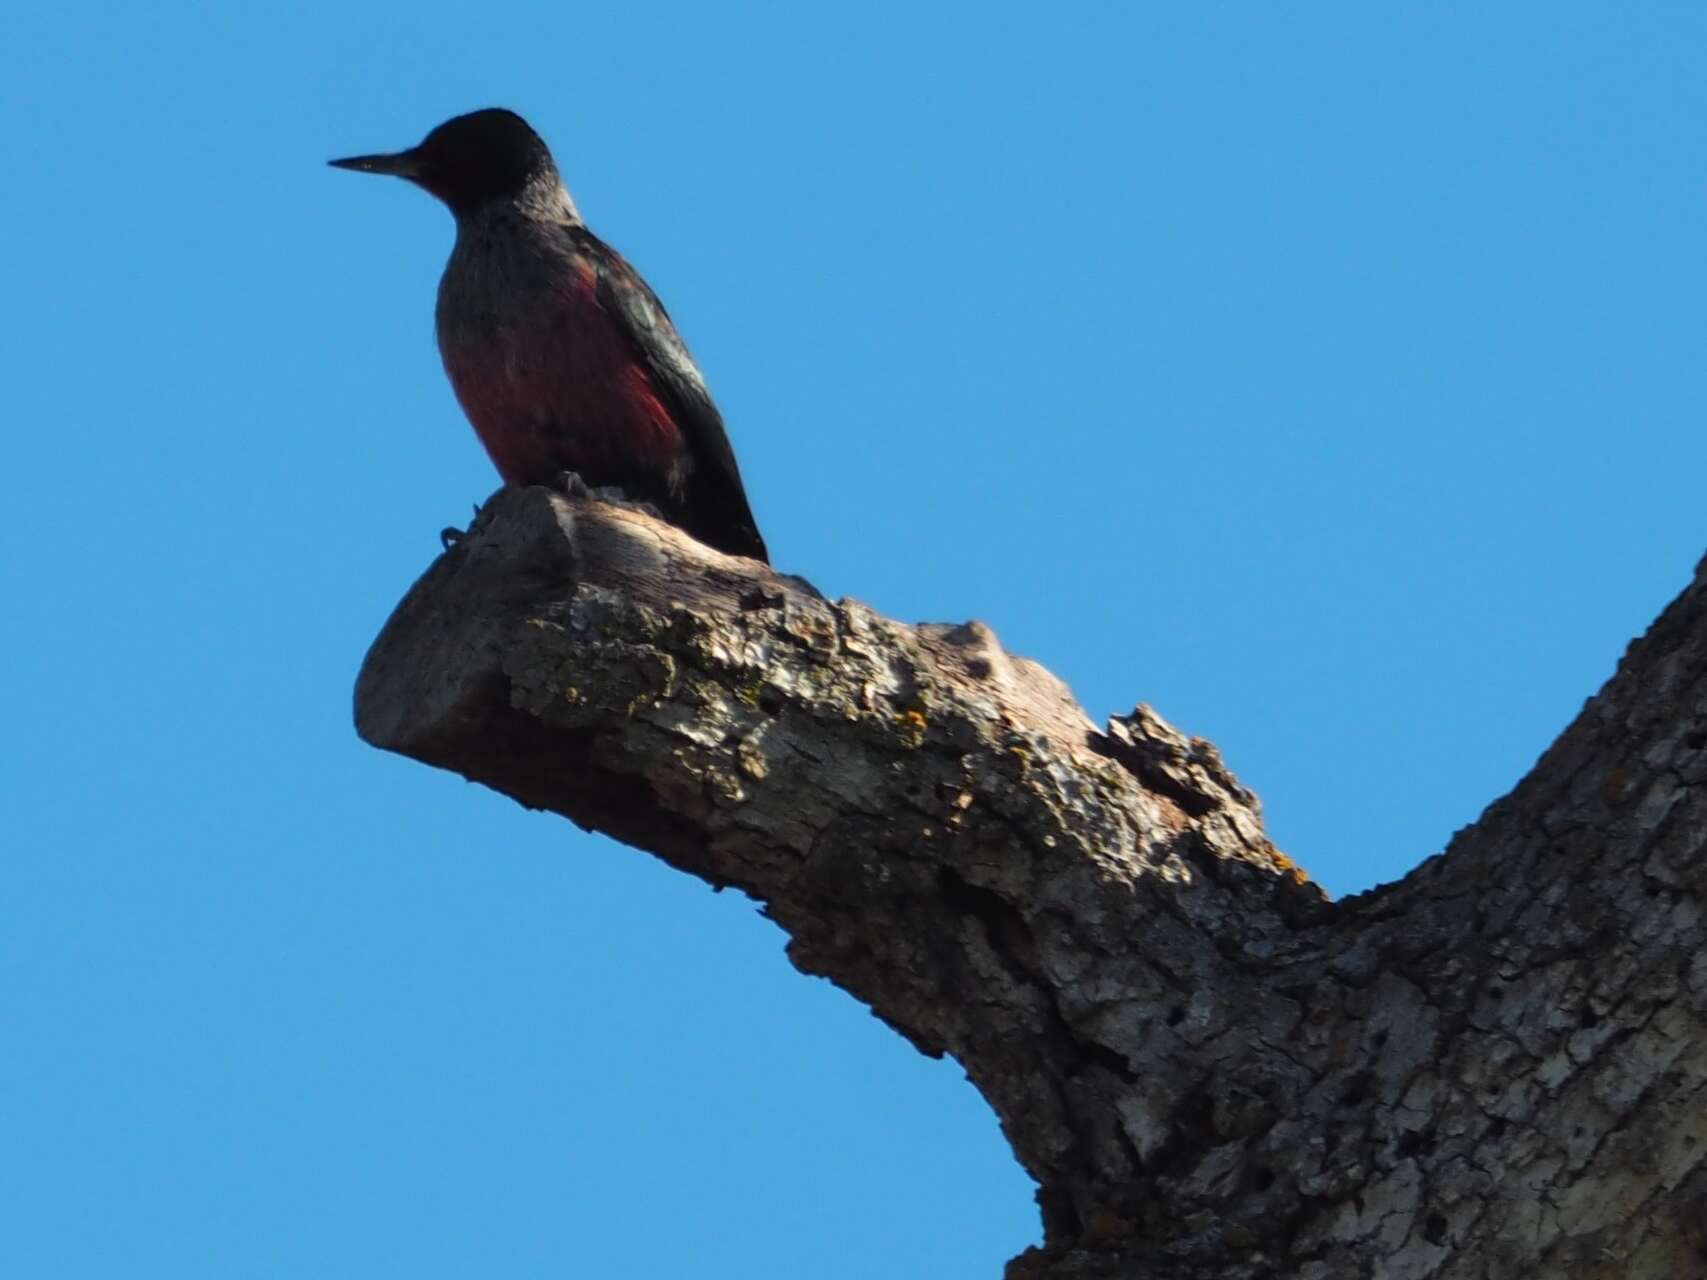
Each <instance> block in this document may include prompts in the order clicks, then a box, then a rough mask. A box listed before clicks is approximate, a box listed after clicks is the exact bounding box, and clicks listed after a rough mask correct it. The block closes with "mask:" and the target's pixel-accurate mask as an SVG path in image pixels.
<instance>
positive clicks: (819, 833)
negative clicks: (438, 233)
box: [356, 489, 1707, 1280]
mask: <svg viewBox="0 0 1707 1280" xmlns="http://www.w3.org/2000/svg"><path fill="white" fill-rule="evenodd" d="M1704 611H1707V583H1704V581H1703V579H1701V578H1700V577H1698V578H1697V581H1696V583H1695V584H1694V585H1693V586H1692V587H1691V588H1690V589H1689V590H1688V591H1686V592H1685V593H1684V595H1683V597H1681V598H1680V599H1679V601H1678V602H1677V603H1675V604H1674V605H1673V606H1672V607H1671V608H1670V609H1669V610H1668V611H1667V613H1666V614H1665V616H1664V617H1662V618H1661V620H1660V621H1659V622H1658V623H1657V624H1656V625H1655V627H1654V628H1653V630H1652V631H1651V632H1650V633H1649V635H1648V636H1647V637H1646V638H1645V639H1644V640H1642V641H1641V642H1639V643H1638V644H1636V645H1634V646H1632V648H1631V651H1630V653H1629V654H1628V655H1627V656H1626V658H1625V661H1624V663H1623V665H1622V667H1621V668H1620V671H1619V673H1618V675H1617V676H1616V677H1615V678H1614V680H1613V681H1612V682H1611V683H1610V684H1609V685H1608V686H1607V687H1606V689H1605V690H1603V691H1602V693H1601V694H1600V695H1599V696H1598V697H1597V698H1596V699H1594V700H1593V701H1592V702H1590V704H1589V705H1588V707H1587V708H1586V709H1585V710H1584V712H1583V714H1582V715H1581V716H1580V717H1579V718H1578V720H1577V722H1576V723H1575V724H1574V725H1573V726H1572V727H1571V728H1570V729H1569V730H1568V731H1567V732H1566V733H1565V735H1564V736H1563V737H1562V738H1561V739H1560V740H1559V742H1558V743H1557V744H1556V745H1555V746H1554V747H1553V748H1552V749H1551V750H1549V751H1548V753H1547V754H1546V755H1545V756H1544V757H1543V758H1542V760H1541V762H1540V763H1539V764H1538V765H1537V766H1536V769H1535V771H1534V772H1533V774H1532V775H1531V776H1530V777H1529V778H1528V779H1527V780H1526V781H1525V782H1523V783H1522V784H1521V785H1520V786H1519V787H1518V788H1517V789H1516V790H1515V791H1514V792H1513V793H1512V794H1511V795H1510V796H1508V797H1506V798H1505V799H1503V800H1501V801H1499V802H1498V803H1496V804H1495V805H1493V806H1491V807H1490V808H1489V810H1488V811H1487V813H1486V814H1484V815H1483V817H1482V819H1481V820H1480V821H1479V822H1478V823H1477V824H1476V825H1475V826H1474V827H1471V828H1469V829H1467V830H1465V831H1464V832H1461V833H1460V834H1459V836H1458V838H1457V839H1456V840H1455V841H1454V842H1453V845H1452V847H1451V848H1450V849H1449V850H1448V851H1447V853H1445V854H1444V855H1442V856H1440V857H1436V858H1433V859H1431V860H1430V861H1428V862H1427V863H1425V864H1423V865H1422V866H1421V867H1419V868H1417V869H1416V870H1415V871H1414V872H1413V873H1412V874H1411V875H1409V876H1408V877H1406V878H1405V880H1403V881H1402V882H1400V883H1398V884H1394V885H1389V886H1386V887H1384V888H1382V889H1380V890H1377V891H1375V892H1372V893H1367V894H1363V895H1360V896H1358V897H1356V898H1352V899H1348V900H1346V901H1344V902H1342V903H1330V902H1328V901H1327V900H1326V898H1325V897H1324V895H1323V894H1322V893H1321V892H1320V891H1319V890H1318V889H1317V888H1316V887H1315V886H1314V885H1312V884H1311V883H1310V882H1309V881H1308V879H1307V878H1305V877H1304V875H1303V874H1302V873H1301V872H1300V871H1299V870H1298V869H1297V868H1296V867H1295V866H1294V865H1293V864H1292V863H1291V862H1290V861H1289V860H1288V859H1287V858H1286V857H1285V856H1284V855H1282V854H1281V853H1280V852H1279V851H1278V850H1276V849H1275V848H1274V846H1273V845H1272V844H1271V843H1270V842H1269V841H1268V838H1267V837H1266V835H1265V834H1264V832H1263V827H1262V822H1261V817H1260V812H1259V808H1258V804H1257V800H1256V797H1255V796H1253V795H1252V794H1251V793H1250V792H1248V791H1247V790H1245V789H1244V788H1243V787H1242V786H1240V785H1239V783H1238V782H1237V780H1236V779H1235V778H1234V777H1233V776H1232V775H1231V773H1229V772H1228V770H1227V769H1226V767H1225V766H1224V765H1223V763H1222V761H1221V759H1220V756H1219V754H1218V753H1217V752H1216V750H1215V748H1214V747H1213V746H1211V745H1210V744H1209V743H1207V742H1204V741H1202V740H1201V739H1189V738H1187V737H1185V736H1184V735H1182V734H1180V733H1179V732H1178V731H1177V730H1175V729H1173V728H1172V727H1171V726H1169V725H1168V724H1166V723H1165V722H1164V721H1162V720H1161V719H1160V718H1159V717H1158V716H1156V715H1155V714H1154V713H1153V712H1151V711H1150V710H1148V709H1147V708H1144V707H1140V708H1139V709H1138V710H1137V711H1135V712H1134V713H1133V714H1132V715H1131V716H1126V717H1116V718H1115V719H1113V720H1111V721H1110V722H1109V723H1108V724H1107V725H1106V726H1104V727H1103V728H1101V729H1099V728H1098V727H1097V726H1095V725H1094V724H1093V723H1092V722H1091V721H1090V720H1089V719H1088V718H1087V717H1086V716H1085V714H1084V712H1083V711H1082V710H1081V709H1080V708H1079V707H1078V706H1077V705H1076V704H1075V703H1074V701H1073V700H1072V698H1071V696H1070V695H1069V694H1068V692H1067V690H1066V689H1065V688H1064V687H1063V686H1062V685H1061V684H1060V683H1059V682H1058V681H1057V680H1055V679H1054V678H1053V677H1052V676H1051V675H1050V674H1049V673H1048V672H1046V671H1044V670H1043V669H1042V668H1041V667H1039V666H1037V665H1036V664H1035V663H1031V662H1028V661H1026V660H1024V659H1021V658H1016V657H1013V656H1012V655H1010V654H1008V653H1006V652H1004V651H1003V650H1002V648H1001V647H1000V645H999V644H998V643H997V642H996V639H995V637H994V636H993V635H992V634H991V633H990V631H989V629H988V628H986V627H984V626H982V625H981V624H978V623H968V624H965V625H961V626H946V625H922V626H917V627H910V626H904V625H902V624H899V623H896V622H892V621H890V620H888V619H885V618H882V617H880V616H878V615H877V614H875V613H873V612H872V611H871V610H870V609H868V608H866V607H865V606H863V605H860V604H858V603H855V602H852V601H845V600H844V601H837V602H830V601H826V600H824V599H823V598H822V597H820V596H819V595H818V594H817V593H816V592H814V591H813V590H812V589H811V588H810V587H809V586H808V585H807V584H805V583H803V582H801V581H800V580H798V579H790V578H786V577H780V576H778V575H776V574H775V573H773V572H771V571H770V570H768V569H766V568H765V567H764V566H762V565H759V564H757V563H756V562H752V561H747V560H741V559H736V558H731V557H727V556H722V555H720V554H718V553H717V552H714V551H711V550H708V549H706V548H704V547H701V546H700V545H698V544H697V543H694V542H693V541H691V540H690V539H688V538H687V537H686V536H685V535H683V534H681V533H679V532H678V531H676V530H674V529H671V528H669V527H667V526H665V525H662V524H660V523H659V522H657V521H655V520H651V519H649V518H647V517H646V516H644V515H641V514H639V513H637V512H634V511H630V510H626V509H622V508H617V507H612V506H608V505H604V504H600V503H597V502H594V501H591V500H579V499H568V498H564V497H562V496H559V495H555V494H552V493H549V492H547V491H546V490H543V489H523V490H506V491H503V492H501V493H499V494H498V495H497V496H496V497H495V498H494V499H493V501H492V502H491V503H490V504H489V505H488V506H487V508H486V509H485V510H484V511H483V513H482V515H481V517H480V519H479V520H478V521H477V523H476V525H475V527H474V528H473V529H472V530H471V531H470V533H469V535H468V536H467V537H466V538H465V539H463V540H462V541H461V542H460V543H458V544H457V545H456V546H455V547H453V548H452V549H451V550H450V551H449V552H447V553H446V554H445V555H444V556H442V557H441V558H440V559H439V561H438V562H437V563H436V564H434V565H433V566H432V568H430V569H429V570H428V572H427V573H426V575H425V576H424V577H423V578H422V579H421V580H420V582H418V583H417V584H416V586H415V587H414V589H413V590H412V591H411V592H410V593H409V595H408V597H407V598H406V599H405V600H404V601H403V603H402V604H401V605H399V607H398V609H397V611H396V613H395V614H394V615H393V617H392V618H391V620H390V622H389V623H388V624H387V625H386V627H385V630H384V631H383V633H382V634H381V635H380V637H379V639H378V640H377V641H376V642H375V644H374V647H373V650H372V652H371V653H370V654H369V655H368V659H367V662H366V664H365V665H364V667H363V670H362V674H361V678H360V681H359V683H358V685H357V694H356V718H357V725H358V728H359V730H360V732H361V734H362V736H363V737H364V738H366V739H367V740H368V741H369V742H371V743H373V744H374V745H376V746H380V747H384V748H386V749H388V750H393V751H399V752H402V753H404V754H406V755H410V756H413V757H415V758H417V759H420V760H423V761H426V762H427V763H430V764H435V765H439V766H441V767H444V768H448V769H453V770H455V771H457V772H459V773H462V774H464V775H465V776H467V777H469V778H472V779H475V780H477V781H480V782H483V783H485V784H487V785H488V786H491V787H494V788H496V789H497V790H499V791H502V792H504V793H505V794H507V795H510V796H513V797H515V798H516V799H517V800H519V801H521V802H522V803H523V804H526V805H530V806H534V807H538V808H544V809H550V810H553V811H555V812H558V813H561V814H563V815H565V816H567V817H569V818H571V819H573V820H574V821H576V822H577V823H580V824H581V825H583V826H586V827H590V828H594V829H597V830H600V831H604V832H607V833H609V834H610V835H613V836H615V837H616V838H618V839H620V840H624V841H627V842H629V843H631V844H634V845H636V846H638V847H640V848H643V849H647V850H650V851H651V852H653V853H655V854H657V855H658V856H660V857H662V858H664V859H666V860H667V861H669V862H670V863H671V864H672V865H674V866H677V867H680V868H682V869H683V870H686V871H689V872H692V873H694V874H696V875H699V876H702V877H704V878H705V879H706V880H708V881H710V882H711V883H713V884H718V885H734V886H737V887H739V888H741V889H743V890H744V891H746V892H747V893H749V894H751V895H752V896H753V897H755V898H757V899H758V900H760V901H761V902H763V903H764V904H765V908H766V911H767V912H768V914H770V915H771V916H772V917H773V918H774V919H776V920H777V921H778V923H779V924H780V925H781V926H782V927H783V928H784V929H785V930H786V931H787V932H788V934H789V935H790V937H791V943H790V946H789V955H790V957H791V958H792V959H793V961H794V963H795V964H796V965H798V966H799V967H800V968H801V969H803V970H805V971H807V972H810V973H817V974H823V975H825V976H827V977H829V978H831V979H832V980H834V981H836V982H837V983H839V984H841V985H842V986H843V987H845V988H846V989H847V990H849V991H850V992H852V993H853V994H854V995H856V996H857V997H858V998H860V999H861V1000H864V1001H865V1002H867V1003H868V1004H869V1005H870V1006H871V1008H872V1009H873V1010H874V1011H875V1012H876V1013H877V1014H878V1015H879V1016H880V1017H882V1018H883V1019H884V1020H885V1021H887V1022H888V1023H889V1024H890V1025H892V1026H894V1027H895V1028H896V1029H897V1030H899V1031H900V1032H901V1033H902V1034H903V1035H905V1036H906V1037H907V1038H908V1039H909V1040H910V1041H912V1043H913V1044H915V1045H916V1046H918V1048H919V1049H921V1050H922V1051H924V1052H926V1053H929V1054H933V1055H934V1054H942V1053H950V1054H953V1055H954V1056H955V1057H956V1058H957V1059H958V1060H959V1061H960V1062H961V1063H962V1064H963V1065H964V1066H965V1068H966V1070H967V1073H968V1075H969V1076H970V1077H971V1079H972V1080H973V1082H974V1083H975V1084H976V1085H977V1086H978V1087H979V1088H980V1089H981V1090H982V1091H983V1092H984V1094H985V1096H986V1097H987V1098H988V1099H989V1100H990V1103H991V1104H992V1106H993V1107H994V1108H995V1110H996V1112H997V1115H998V1116H999V1117H1000V1119H1001V1123H1002V1127H1003V1130H1004V1132H1005V1133H1006V1134H1007V1136H1008V1138H1009V1140H1010V1142H1011V1143H1012V1145H1013V1148H1014V1151H1015V1153H1016V1155H1017V1156H1018V1158H1019V1159H1020V1161H1021V1162H1022V1163H1023V1164H1024V1166H1025V1167H1026V1169H1027V1170H1029V1171H1030V1172H1031V1174H1032V1175H1033V1176H1034V1177H1035V1178H1036V1179H1037V1180H1038V1183H1039V1186H1040V1190H1039V1193H1038V1199H1039V1203H1040V1205H1041V1206H1042V1210H1043V1219H1044V1227H1045V1244H1044V1246H1043V1247H1042V1248H1040V1249H1035V1250H1031V1251H1028V1252H1027V1253H1026V1254H1025V1255H1023V1256H1022V1257H1021V1258H1019V1259H1016V1261H1015V1262H1014V1264H1012V1267H1011V1268H1010V1272H1011V1274H1013V1275H1014V1276H1035V1277H1051V1278H1052V1280H1054V1278H1065V1277H1090V1276H1115V1275H1119V1276H1172V1277H1204V1278H1205V1280H1207V1278H1209V1277H1215V1278H1216V1280H1228V1278H1231V1277H1253V1278H1254V1277H1259V1276H1299V1277H1305V1278H1306V1280H1327V1278H1329V1277H1336V1278H1337V1277H1342V1276H1344V1277H1352V1276H1364V1275H1379V1276H1382V1277H1441V1278H1445V1277H1452V1278H1454V1280H1456V1278H1459V1277H1473V1276H1474V1277H1480V1276H1501V1277H1506V1276H1513V1277H1515V1276H1540V1275H1547V1276H1584V1277H1587V1276H1597V1277H1599V1276H1605V1277H1611V1276H1679V1277H1681V1276H1688V1275H1695V1274H1704V1273H1707V1207H1704V1206H1707V1195H1704V1193H1707V1036H1704V1034H1703V1030H1704V1025H1707V948H1704V947H1703V945H1702V944H1703V940H1704V925H1703V891H1704V889H1707V876H1704V872H1703V865H1704V860H1703V852H1702V851H1703V845H1704V844H1707V787H1703V785H1702V782H1703V778H1704V776H1707V619H1704V617H1703V613H1704Z"/></svg>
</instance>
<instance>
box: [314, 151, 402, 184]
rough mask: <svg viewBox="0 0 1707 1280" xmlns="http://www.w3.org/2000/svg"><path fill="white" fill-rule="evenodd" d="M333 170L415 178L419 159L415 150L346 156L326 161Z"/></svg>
mask: <svg viewBox="0 0 1707 1280" xmlns="http://www.w3.org/2000/svg"><path fill="white" fill-rule="evenodd" d="M326 163H327V164H329V165H331V166H332V167H333V168H334V169H354V170H355V171H356V172H357V173H387V174H390V175H391V176H392V177H394V178H416V177H419V176H420V173H421V157H420V153H419V151H418V150H417V149H416V148H413V147H411V148H410V149H409V150H408V151H395V152H392V153H391V154H389V155H377V156H348V157H346V158H345V159H342V160H328V161H327V162H326Z"/></svg>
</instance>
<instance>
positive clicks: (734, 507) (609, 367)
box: [331, 108, 768, 560]
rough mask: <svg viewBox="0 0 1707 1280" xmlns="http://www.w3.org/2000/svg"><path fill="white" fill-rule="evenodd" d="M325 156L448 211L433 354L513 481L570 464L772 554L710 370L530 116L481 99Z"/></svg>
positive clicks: (736, 545) (699, 529) (698, 530)
mask: <svg viewBox="0 0 1707 1280" xmlns="http://www.w3.org/2000/svg"><path fill="white" fill-rule="evenodd" d="M331 163H332V164H334V165H336V166H337V167H338V168H340V169H355V170H358V171H360V172H362V173H388V174H393V175H395V176H397V177H399V178H407V179H408V180H409V181H410V182H413V183H415V184H416V185H417V186H419V187H423V188H425V189H426V190H427V191H429V192H431V193H432V194H433V195H435V196H437V197H438V198H439V199H440V200H442V201H444V203H445V204H446V205H447V206H449V208H450V211H451V213H452V214H453V215H455V217H456V246H455V248H453V249H452V250H451V255H450V261H449V263H447V264H446V266H445V274H444V278H443V279H442V280H440V281H439V302H438V336H439V354H440V355H441V356H443V358H444V364H445V372H446V373H448V374H449V375H450V381H451V386H452V387H453V388H454V389H455V391H456V398H457V399H458V400H459V401H460V402H461V404H462V408H463V412H464V413H466V414H467V415H468V418H469V421H471V422H472V423H473V424H474V430H475V432H476V433H477V434H478V435H479V437H480V442H481V443H482V444H483V445H485V446H486V452H487V453H489V454H490V455H491V456H492V461H493V463H494V464H496V466H497V468H498V474H499V475H501V476H503V478H504V480H505V482H506V483H508V484H557V483H559V482H560V481H561V480H562V479H563V478H564V473H565V472H568V473H573V475H574V476H576V477H579V479H580V481H581V482H582V484H584V485H586V486H590V487H592V488H595V489H617V490H620V491H621V493H622V495H623V496H624V497H625V498H628V499H629V500H631V501H635V502H642V503H650V504H651V505H652V506H654V507H656V508H657V509H658V510H659V511H660V512H661V513H662V514H663V515H664V517H665V518H666V519H667V520H669V521H670V522H671V523H673V524H676V525H679V526H681V527H682V528H683V529H685V530H687V531H688V532H689V533H691V534H692V535H693V536H694V537H696V538H698V539H699V540H700V541H701V542H704V543H706V544H708V545H710V546H713V547H716V548H717V549H718V550H720V551H727V552H730V553H731V554H734V555H740V556H751V557H753V558H754V559H757V560H767V559H768V557H767V556H766V554H765V544H764V540H763V539H762V538H760V537H759V530H758V526H757V525H756V524H755V523H754V521H753V513H752V511H751V510H750V509H749V508H748V506H747V495H746V493H745V491H744V490H743V489H742V488H741V472H740V470H739V468H737V467H736V465H735V454H734V451H733V450H732V449H731V448H730V447H729V437H728V435H727V434H726V433H725V432H724V430H723V418H722V415H721V414H719V413H718V412H717V406H716V405H715V404H714V403H713V402H712V399H711V393H710V392H709V391H708V390H706V386H705V378H704V376H703V375H701V373H700V371H699V367H698V366H697V365H695V364H694V362H693V357H692V356H691V355H689V354H688V349H687V347H686V346H685V345H684V344H683V343H682V340H681V337H680V336H679V335H678V334H677V333H676V327H675V325H673V324H672V323H670V317H669V315H668V314H667V313H666V312H665V310H664V305H663V304H662V303H661V302H659V301H658V298H657V295H655V294H654V293H653V292H652V290H651V289H650V288H648V287H647V285H646V282H645V281H644V280H642V279H641V278H640V275H639V273H638V272H636V271H635V270H634V268H633V267H631V266H629V265H628V263H627V262H626V261H624V260H623V257H622V255H621V254H619V253H618V252H617V251H616V250H615V249H612V248H611V247H610V246H609V245H607V244H606V243H605V242H604V241H602V240H600V239H599V238H598V237H597V236H595V235H594V234H593V233H592V232H591V231H589V230H587V224H586V223H584V222H582V221H581V214H580V212H579V210H577V209H576V208H575V201H574V200H573V199H571V198H570V195H569V191H568V189H567V188H566V187H565V186H564V185H563V179H562V178H561V177H559V176H558V172H557V165H556V163H555V162H554V161H553V160H552V158H551V151H550V150H549V149H548V148H547V147H546V145H545V143H544V142H543V141H542V140H541V139H540V136H539V135H538V134H537V133H535V132H534V131H533V130H532V129H531V128H530V127H529V126H528V123H527V121H525V120H523V119H522V118H521V117H520V116H518V115H517V114H516V113H515V112H513V111H504V110H501V109H497V108H493V109H489V110H485V111H475V112H473V113H471V114H469V115H465V116H457V117H456V118H455V119H454V120H447V121H446V122H445V123H444V124H441V125H440V126H439V127H438V128H436V129H434V130H433V131H432V132H431V133H429V134H428V135H427V136H426V138H425V139H424V140H423V141H422V142H421V143H420V145H419V146H415V147H411V148H410V149H409V150H407V151H399V152H396V153H393V154H387V155H372V156H352V157H350V158H349V159H346V160H334V161H332V162H331Z"/></svg>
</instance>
